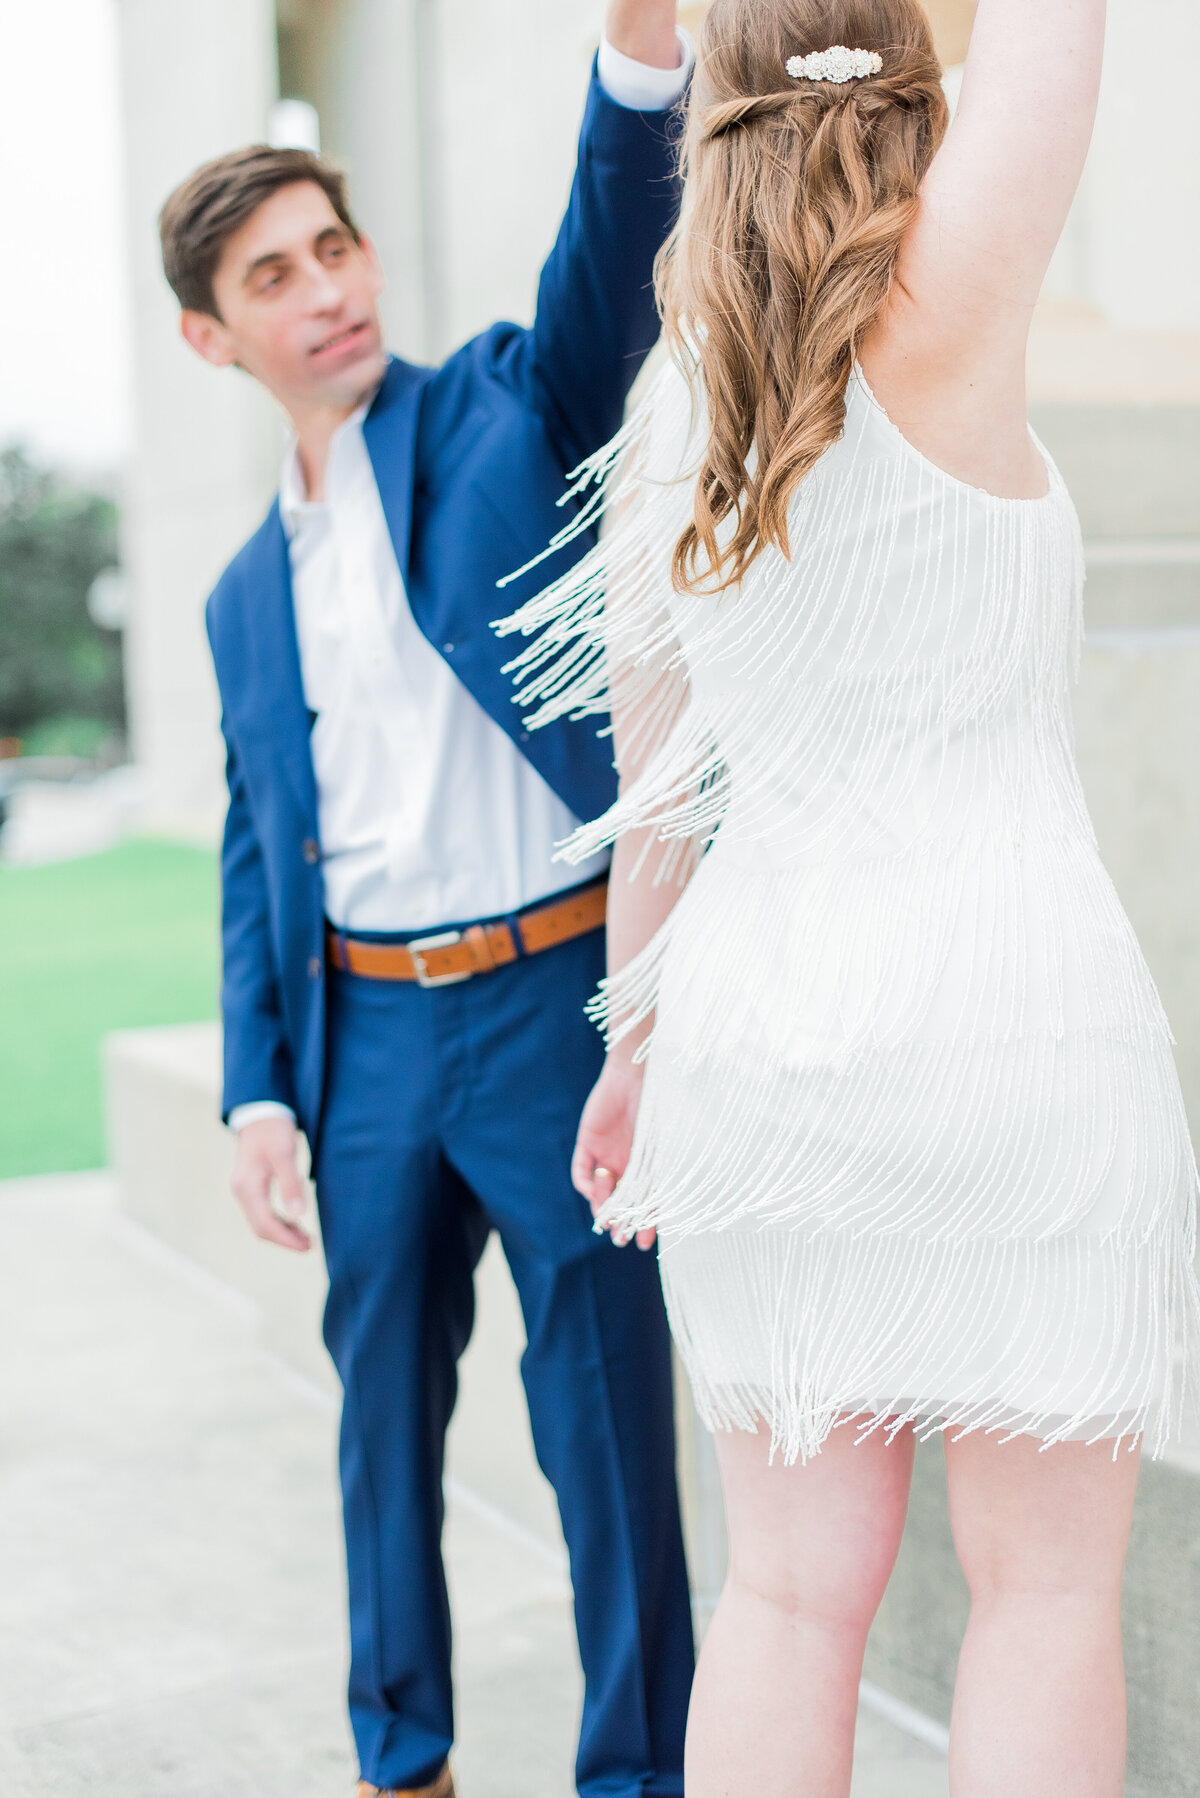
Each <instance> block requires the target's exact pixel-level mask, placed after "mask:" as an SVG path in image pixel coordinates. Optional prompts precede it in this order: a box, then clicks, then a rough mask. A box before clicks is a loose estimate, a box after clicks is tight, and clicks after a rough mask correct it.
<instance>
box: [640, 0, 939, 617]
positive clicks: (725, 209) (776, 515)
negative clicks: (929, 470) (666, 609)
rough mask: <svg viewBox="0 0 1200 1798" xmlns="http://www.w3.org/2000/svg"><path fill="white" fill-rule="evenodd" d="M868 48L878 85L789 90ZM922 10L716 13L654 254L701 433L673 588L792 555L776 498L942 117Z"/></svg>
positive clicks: (877, 279) (838, 410)
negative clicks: (794, 69) (768, 550)
mask: <svg viewBox="0 0 1200 1798" xmlns="http://www.w3.org/2000/svg"><path fill="white" fill-rule="evenodd" d="M836 44H843V45H846V46H847V47H848V48H850V49H852V50H868V51H872V50H873V51H878V53H879V55H880V56H881V57H882V59H883V69H882V72H881V73H880V74H878V75H873V76H869V77H867V78H866V79H860V80H852V81H848V82H845V83H843V84H835V83H832V82H827V81H808V80H795V79H793V77H791V76H790V75H788V74H787V72H786V68H785V65H786V63H787V61H788V59H789V58H790V57H792V56H805V55H807V54H809V53H810V52H811V51H814V50H827V49H829V48H831V47H832V46H833V45H836ZM941 74H942V71H941V65H940V64H939V62H938V58H937V53H936V51H935V49H934V45H933V34H932V31H931V29H930V25H929V21H928V19H927V17H926V15H925V12H924V10H923V9H922V7H921V6H920V4H919V3H918V0H713V4H712V6H711V7H710V9H709V11H708V13H707V15H706V17H705V19H704V22H703V25H702V27H701V31H700V40H699V45H698V54H697V64H696V75H695V80H694V84H693V91H692V98H691V103H690V107H689V114H688V125H687V131H686V134H685V138H684V142H683V151H682V156H683V172H684V176H685V187H684V199H683V206H682V209H681V213H680V218H679V223H678V225H677V226H676V228H675V231H674V232H673V233H672V235H671V237H670V238H669V239H668V241H667V243H666V244H665V245H664V247H663V249H662V251H661V252H660V255H659V262H658V267H657V271H656V276H657V287H658V296H659V306H660V309H661V311H662V315H663V321H664V325H665V329H666V334H667V339H668V342H669V343H670V344H671V346H672V347H673V348H674V349H675V350H676V352H677V353H682V354H683V358H684V360H685V362H686V361H688V360H694V362H695V363H696V364H697V365H698V368H697V378H698V380H699V383H700V386H701V389H702V392H703V397H704V402H705V412H706V421H707V427H708V439H707V443H706V445H705V449H704V454H703V459H702V461H701V465H700V470H699V475H698V478H697V482H696V496H695V509H694V513H693V517H692V521H691V523H690V524H689V525H688V527H687V529H686V530H685V531H684V533H683V536H682V537H681V538H680V540H679V542H678V544H677V545H676V548H675V555H674V561H673V567H672V572H673V576H674V580H675V584H676V586H677V587H679V588H680V589H685V590H686V589H689V588H691V589H695V588H697V587H699V586H701V585H703V586H704V587H705V588H706V589H707V588H709V587H710V585H712V584H714V577H715V584H716V585H718V586H728V585H732V584H734V583H736V582H737V581H739V580H740V579H741V577H742V576H743V575H744V573H745V572H746V570H747V568H748V567H749V566H750V564H751V563H752V562H753V561H754V559H755V557H756V556H757V555H759V554H760V552H761V551H762V550H763V549H764V548H765V547H766V546H767V545H768V544H773V545H775V546H776V547H778V548H779V549H780V550H781V551H782V552H783V554H784V555H789V554H790V544H789V541H788V526H787V511H788V501H789V499H790V498H791V495H792V493H793V492H794V491H795V488H796V485H797V483H798V482H799V481H800V480H802V479H803V477H804V476H805V475H806V474H807V473H808V471H809V469H810V468H812V466H813V464H814V463H815V462H816V461H817V459H818V457H819V456H821V455H822V454H823V452H824V451H825V450H826V449H827V448H828V447H829V445H830V444H832V443H834V442H835V441H836V440H837V438H838V437H839V436H840V435H841V432H842V429H843V426H844V423H845V415H846V386H847V382H848V380H849V377H850V372H851V369H852V367H853V364H854V359H855V357H856V355H857V352H858V345H859V344H860V343H861V341H862V340H863V338H864V336H865V335H866V333H867V332H868V331H869V330H870V328H871V326H872V325H873V324H874V323H875V321H876V320H877V319H878V318H879V317H880V315H881V313H882V312H883V310H884V308H885V307H886V305H887V302H888V298H889V295H890V293H891V289H892V283H893V280H894V277H895V271H896V262H897V257H898V254H899V249H900V243H901V240H902V238H903V237H904V234H905V232H906V230H907V229H908V226H909V225H910V223H911V222H912V219H913V216H914V214H915V212H916V208H917V193H918V189H919V187H920V184H921V180H922V178H923V176H924V174H925V171H926V170H927V169H928V167H929V164H930V162H931V161H932V159H933V155H934V152H935V151H936V149H937V147H938V145H939V143H940V142H941V139H942V136H943V134H944V132H945V128H946V122H947V108H946V101H945V97H944V95H943V92H942V86H941Z"/></svg>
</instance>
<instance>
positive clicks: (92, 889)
mask: <svg viewBox="0 0 1200 1798" xmlns="http://www.w3.org/2000/svg"><path fill="white" fill-rule="evenodd" d="M217 920H218V883H217V867H216V858H215V856H213V855H212V854H210V853H209V852H208V851H207V850H202V849H190V848H185V847H183V846H181V845H179V844H174V843H155V842H131V843H124V844H122V845H121V846H120V847H119V848H116V849H110V850H107V851H106V852H105V853H104V854H103V855H92V856H86V857H83V858H82V859H80V860H78V861H70V862H55V863H51V864H48V865H46V866H44V867H36V868H6V867H2V866H0V1178H8V1177H10V1176H12V1175H16V1174H39V1173H58V1172H65V1171H67V1170H68V1169H73V1168H90V1167H100V1166H102V1165H103V1162H104V1132H103V1126H102V1120H101V1095H100V1039H101V1037H102V1036H103V1035H104V1033H105V1031H107V1030H118V1029H121V1028H123V1027H126V1026H129V1025H136V1024H183V1023H189V1022H192V1021H196V1020H199V1019H202V1018H212V1017H215V1016H216V1009H217V980H218V965H219V955H218V922H217Z"/></svg>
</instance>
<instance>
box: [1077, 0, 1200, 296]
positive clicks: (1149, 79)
mask: <svg viewBox="0 0 1200 1798" xmlns="http://www.w3.org/2000/svg"><path fill="white" fill-rule="evenodd" d="M1198 69H1200V7H1198V6H1197V5H1196V0H1110V5H1109V24H1108V49H1107V54H1106V58H1105V69H1104V87H1103V92H1102V95H1101V102H1100V115H1099V118H1098V120H1097V123H1096V138H1095V143H1094V146H1093V149H1092V156H1091V162H1090V164H1089V168H1088V178H1087V215H1088V216H1087V227H1088V228H1087V238H1088V242H1087V281H1088V288H1089V291H1088V293H1087V295H1086V297H1087V298H1088V299H1089V300H1090V301H1091V302H1092V304H1093V305H1095V306H1096V307H1097V308H1098V309H1099V310H1100V311H1101V312H1102V313H1103V314H1104V315H1105V317H1106V318H1108V319H1110V320H1111V321H1112V323H1113V324H1116V325H1123V326H1127V327H1139V326H1141V327H1146V326H1148V327H1152V328H1158V329H1167V330H1184V331H1194V330H1200V234H1198V233H1197V230H1196V221H1197V219H1200V105H1197V102H1196V88H1195V82H1196V73H1197V70H1198Z"/></svg>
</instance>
